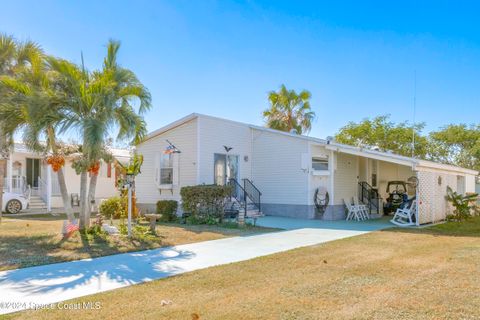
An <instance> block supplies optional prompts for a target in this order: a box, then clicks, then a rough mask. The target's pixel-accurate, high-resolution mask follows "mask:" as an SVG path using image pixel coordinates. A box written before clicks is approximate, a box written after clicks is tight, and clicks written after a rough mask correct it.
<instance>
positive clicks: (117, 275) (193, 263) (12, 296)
mask: <svg viewBox="0 0 480 320" xmlns="http://www.w3.org/2000/svg"><path fill="white" fill-rule="evenodd" d="M258 224H259V225H263V226H270V227H283V228H285V229H288V230H286V231H279V232H273V233H266V234H259V235H251V236H244V237H233V238H226V239H220V240H213V241H205V242H198V243H192V244H186V245H180V246H174V247H166V248H160V249H155V250H147V251H141V252H134V253H125V254H118V255H112V256H106V257H100V258H94V259H85V260H79V261H72V262H64V263H57V264H50V265H44V266H38V267H32V268H23V269H16V270H9V271H3V272H0V292H1V295H0V314H5V313H11V312H15V311H19V310H24V309H31V308H34V307H37V308H39V307H45V306H48V305H50V304H53V307H55V304H56V303H58V302H60V301H64V300H68V299H73V298H78V297H82V296H86V295H90V294H94V293H99V292H103V291H107V290H112V289H117V288H121V287H126V286H130V285H133V284H138V283H142V282H146V281H152V280H156V279H161V278H166V277H169V276H173V275H178V274H181V273H184V272H189V271H194V270H199V269H204V268H208V267H212V266H217V265H222V264H227V263H232V262H239V261H245V260H249V259H253V258H256V257H260V256H265V255H270V254H274V253H278V252H282V251H286V250H291V249H295V248H300V247H304V246H310V245H315V244H319V243H324V242H328V241H332V240H337V239H342V238H347V237H352V236H356V235H360V234H364V233H368V232H371V231H374V230H379V229H383V228H385V227H390V226H391V225H389V224H386V223H385V222H384V221H376V222H360V223H354V222H352V223H350V222H349V223H344V222H333V221H332V222H326V221H316V220H297V219H289V218H278V217H265V218H261V219H259V221H258ZM85 301H90V300H89V299H88V298H86V299H85Z"/></svg>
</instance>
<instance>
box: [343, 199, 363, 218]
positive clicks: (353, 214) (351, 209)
mask: <svg viewBox="0 0 480 320" xmlns="http://www.w3.org/2000/svg"><path fill="white" fill-rule="evenodd" d="M343 203H345V206H346V207H347V210H348V212H347V218H346V219H345V220H347V221H348V220H351V219H355V220H357V221H360V220H361V218H360V213H359V212H358V209H357V208H356V207H355V206H354V205H352V204H351V203H350V201H348V200H345V199H343Z"/></svg>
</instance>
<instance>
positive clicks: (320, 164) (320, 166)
mask: <svg viewBox="0 0 480 320" xmlns="http://www.w3.org/2000/svg"><path fill="white" fill-rule="evenodd" d="M312 169H313V170H315V171H328V158H321V157H313V158H312Z"/></svg>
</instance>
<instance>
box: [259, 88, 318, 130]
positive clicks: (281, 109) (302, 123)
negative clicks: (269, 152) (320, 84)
mask: <svg viewBox="0 0 480 320" xmlns="http://www.w3.org/2000/svg"><path fill="white" fill-rule="evenodd" d="M310 98H311V94H310V92H308V91H306V90H302V91H301V92H300V93H298V94H297V93H296V92H295V91H294V90H288V89H287V88H286V87H285V85H282V86H281V87H280V90H279V91H278V92H277V91H271V92H270V93H269V94H268V101H269V103H270V108H269V109H267V110H265V111H264V112H263V117H264V118H265V122H266V125H267V127H269V128H272V129H276V130H281V131H286V132H291V131H292V130H295V132H296V133H298V134H302V133H308V132H309V131H310V129H311V127H312V120H313V119H314V118H315V112H313V111H312V109H311V107H310V101H309V100H310Z"/></svg>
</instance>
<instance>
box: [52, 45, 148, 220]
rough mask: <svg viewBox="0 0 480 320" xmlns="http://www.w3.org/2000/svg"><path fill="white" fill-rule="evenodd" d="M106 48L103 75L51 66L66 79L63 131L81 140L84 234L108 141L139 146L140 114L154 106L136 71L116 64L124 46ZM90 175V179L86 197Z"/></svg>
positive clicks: (142, 131) (62, 65)
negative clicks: (75, 133) (67, 104)
mask: <svg viewBox="0 0 480 320" xmlns="http://www.w3.org/2000/svg"><path fill="white" fill-rule="evenodd" d="M107 48H108V51H107V56H106V57H105V60H104V63H103V68H102V69H101V70H99V71H94V72H89V71H87V70H86V69H85V68H83V67H82V68H79V67H78V66H75V65H73V64H71V63H69V62H67V61H64V60H58V59H56V60H52V61H51V65H52V66H53V68H54V69H55V70H57V71H58V72H59V73H60V74H61V75H62V77H63V84H62V88H63V89H64V90H65V95H66V96H69V97H71V103H70V107H71V110H72V113H71V114H70V119H69V120H68V121H67V122H66V124H65V126H64V128H65V129H70V128H76V129H77V130H78V131H79V132H80V134H81V135H82V137H83V144H82V153H83V157H82V158H81V159H80V160H79V161H78V162H77V164H76V168H77V169H78V171H79V172H80V174H81V177H80V201H81V206H80V213H81V219H80V227H81V228H86V227H88V226H89V222H90V209H91V207H90V206H91V204H92V202H94V200H95V189H96V183H97V175H98V166H99V163H100V161H101V160H106V157H107V153H106V152H105V150H106V139H107V137H108V135H109V134H111V133H112V131H117V135H116V138H117V140H126V141H129V142H131V143H136V142H139V141H140V140H141V139H142V138H143V136H144V135H145V134H146V124H145V121H144V119H143V117H142V116H141V114H143V113H144V112H145V111H147V110H148V109H149V108H150V106H151V97H150V93H149V92H148V90H147V89H146V88H145V86H143V84H142V83H141V82H140V81H139V80H138V78H137V77H136V76H135V74H134V73H133V72H132V71H130V70H128V69H125V68H123V67H121V66H119V65H118V64H117V54H118V50H119V48H120V43H119V42H116V41H110V42H109V44H108V47H107ZM137 110H138V111H137ZM87 172H89V173H90V183H89V188H88V196H87ZM82 203H83V205H82Z"/></svg>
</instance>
